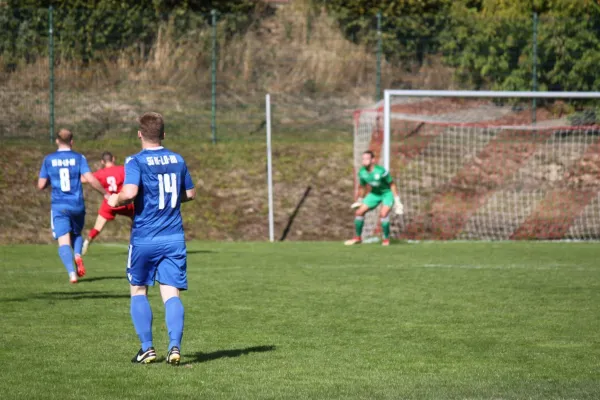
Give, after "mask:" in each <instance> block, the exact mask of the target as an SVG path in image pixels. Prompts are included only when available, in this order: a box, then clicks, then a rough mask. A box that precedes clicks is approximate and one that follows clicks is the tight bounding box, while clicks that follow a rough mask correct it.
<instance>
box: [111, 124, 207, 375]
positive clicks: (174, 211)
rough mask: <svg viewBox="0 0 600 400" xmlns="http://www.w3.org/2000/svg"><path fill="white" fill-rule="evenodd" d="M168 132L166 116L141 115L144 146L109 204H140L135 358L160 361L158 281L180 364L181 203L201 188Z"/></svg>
mask: <svg viewBox="0 0 600 400" xmlns="http://www.w3.org/2000/svg"><path fill="white" fill-rule="evenodd" d="M164 137H165V131H164V120H163V117H162V115H160V114H157V113H153V112H149V113H146V114H144V115H142V116H141V117H140V119H139V131H138V138H139V139H140V140H141V144H142V151H141V152H139V153H137V154H135V155H133V156H131V157H128V158H127V159H126V161H125V182H124V184H123V188H122V189H121V192H120V193H118V194H113V195H111V196H110V198H109V199H108V204H109V205H110V206H111V207H117V206H122V205H125V204H127V203H129V202H131V201H133V202H134V208H135V215H134V217H133V224H132V226H131V239H130V244H129V257H128V259H127V278H128V279H129V283H130V288H131V290H130V291H131V319H132V321H133V326H134V327H135V331H136V333H137V335H138V337H139V339H140V342H141V349H140V350H139V351H138V353H137V354H136V356H135V357H133V359H132V360H131V361H132V362H133V363H140V364H147V363H151V362H154V361H156V351H155V349H154V347H153V344H152V309H151V308H150V303H149V302H148V297H147V294H148V286H153V285H154V282H155V281H157V282H158V283H159V284H160V294H161V297H162V300H163V303H164V306H165V319H166V325H167V330H168V333H169V351H168V353H167V363H169V364H171V365H178V364H179V361H180V359H181V350H180V349H181V338H182V337H183V320H184V311H183V304H182V303H181V300H180V298H179V293H180V291H182V290H186V289H187V272H186V269H187V265H186V259H187V252H186V247H185V236H184V232H183V222H182V219H181V211H180V208H181V203H183V202H186V201H190V200H193V199H194V197H196V190H195V189H194V183H193V181H192V178H191V176H190V174H189V172H188V169H187V166H186V164H185V160H184V159H183V157H181V156H180V155H179V154H177V153H174V152H172V151H170V150H167V149H165V148H164V147H162V145H161V141H162V140H163V139H164Z"/></svg>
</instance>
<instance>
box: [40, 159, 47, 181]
mask: <svg viewBox="0 0 600 400" xmlns="http://www.w3.org/2000/svg"><path fill="white" fill-rule="evenodd" d="M40 178H44V179H48V171H47V170H46V159H45V158H44V161H42V168H40Z"/></svg>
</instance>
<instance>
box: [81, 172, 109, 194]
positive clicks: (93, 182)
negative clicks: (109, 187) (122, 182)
mask: <svg viewBox="0 0 600 400" xmlns="http://www.w3.org/2000/svg"><path fill="white" fill-rule="evenodd" d="M81 176H82V179H85V181H86V182H87V183H89V184H90V185H91V186H92V187H93V188H94V190H96V191H97V192H98V193H100V194H101V195H103V196H104V195H106V190H104V187H102V184H101V183H100V182H98V179H96V177H95V176H94V174H92V173H91V172H89V171H88V172H86V173H85V174H83V175H81ZM82 182H83V180H82Z"/></svg>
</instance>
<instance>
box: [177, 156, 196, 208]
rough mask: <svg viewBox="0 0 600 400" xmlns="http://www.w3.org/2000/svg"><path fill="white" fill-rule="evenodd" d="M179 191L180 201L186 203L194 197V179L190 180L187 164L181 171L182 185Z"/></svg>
mask: <svg viewBox="0 0 600 400" xmlns="http://www.w3.org/2000/svg"><path fill="white" fill-rule="evenodd" d="M182 189H184V190H182V191H181V193H182V196H181V202H182V203H187V202H188V201H192V200H194V199H195V198H196V188H195V187H194V181H193V180H192V176H191V175H190V172H189V171H188V169H187V165H186V166H185V171H184V172H183V187H182Z"/></svg>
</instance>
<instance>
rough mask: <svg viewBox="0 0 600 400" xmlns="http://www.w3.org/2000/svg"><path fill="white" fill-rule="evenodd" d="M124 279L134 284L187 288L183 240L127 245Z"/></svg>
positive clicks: (185, 256)
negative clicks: (127, 254) (155, 284)
mask: <svg viewBox="0 0 600 400" xmlns="http://www.w3.org/2000/svg"><path fill="white" fill-rule="evenodd" d="M127 279H129V283H130V284H132V285H134V286H154V281H157V282H158V283H161V284H163V285H169V286H173V287H176V288H177V289H180V290H186V289H187V251H186V248H185V242H184V241H176V242H166V243H154V244H144V245H137V244H136V245H132V244H130V245H129V257H128V259H127Z"/></svg>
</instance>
